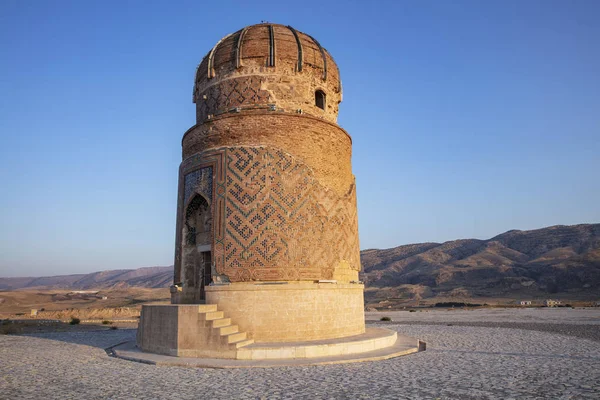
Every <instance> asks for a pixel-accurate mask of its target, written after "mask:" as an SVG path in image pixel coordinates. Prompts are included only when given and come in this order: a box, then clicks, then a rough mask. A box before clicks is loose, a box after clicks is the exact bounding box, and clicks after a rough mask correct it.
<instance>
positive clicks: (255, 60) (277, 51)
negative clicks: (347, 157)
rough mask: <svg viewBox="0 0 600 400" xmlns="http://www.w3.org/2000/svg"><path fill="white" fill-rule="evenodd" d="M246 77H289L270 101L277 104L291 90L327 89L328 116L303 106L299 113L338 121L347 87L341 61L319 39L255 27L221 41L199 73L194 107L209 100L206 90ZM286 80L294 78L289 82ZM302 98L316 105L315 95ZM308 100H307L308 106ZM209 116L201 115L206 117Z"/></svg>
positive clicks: (272, 26) (282, 29) (267, 26)
mask: <svg viewBox="0 0 600 400" xmlns="http://www.w3.org/2000/svg"><path fill="white" fill-rule="evenodd" d="M241 76H262V77H265V76H271V78H268V79H267V80H266V81H268V82H273V81H274V79H275V77H277V76H279V77H280V78H281V77H283V79H279V81H280V83H281V85H280V87H279V88H273V90H272V92H271V94H270V96H269V100H268V101H269V103H273V104H276V103H277V102H276V101H275V99H277V98H278V96H277V91H278V90H279V91H282V92H285V91H286V90H287V87H289V88H290V90H292V91H293V90H294V89H295V88H299V87H301V86H302V85H303V83H304V84H306V85H308V86H307V87H310V88H312V89H311V90H322V91H323V93H325V94H326V95H327V96H328V106H327V107H326V108H324V110H325V111H324V112H323V113H320V112H319V111H318V110H317V111H314V112H311V111H310V108H311V107H302V104H299V105H298V108H299V109H303V110H305V109H306V110H305V111H306V112H308V113H309V114H313V115H318V116H321V117H324V118H327V119H330V120H335V119H336V118H337V105H338V104H339V102H341V97H342V87H341V81H340V74H339V70H338V67H337V65H336V63H335V61H334V60H333V58H332V57H331V55H330V54H329V53H328V52H327V50H325V48H323V47H322V46H321V44H320V43H319V42H318V41H317V40H316V39H314V38H313V37H311V36H310V35H307V34H305V33H302V32H299V31H297V30H295V29H294V28H292V27H290V26H285V25H278V24H270V23H262V24H257V25H251V26H247V27H245V28H243V29H241V30H239V31H237V32H234V33H232V34H229V35H227V36H225V37H224V38H223V39H221V40H219V41H218V42H217V44H216V45H215V46H214V47H213V48H212V49H211V50H210V51H209V52H208V54H206V56H204V58H203V59H202V62H201V63H200V65H199V66H198V69H197V71H196V78H195V82H194V92H193V101H194V103H197V104H198V103H201V102H202V100H203V99H206V98H207V94H206V91H207V90H208V89H209V88H210V87H211V86H214V85H217V84H219V83H221V82H223V81H225V80H227V79H230V78H236V77H241ZM286 76H287V77H290V79H288V80H286V79H285V77H286ZM291 77H293V78H291ZM263 82H265V80H263ZM264 85H265V84H264V83H263V84H262V86H264ZM286 85H287V87H286ZM300 96H301V97H306V96H307V97H309V98H310V97H312V98H313V100H311V102H313V103H314V92H313V94H312V95H311V94H310V93H309V92H308V91H306V90H304V91H303V93H302V94H301V95H300ZM280 98H281V96H280ZM307 101H308V100H307V99H304V103H306V102H307ZM255 103H256V104H259V103H260V101H256V102H255ZM278 106H279V105H278ZM209 108H211V107H209ZM202 112H203V111H201V114H202ZM319 114H322V115H319ZM205 116H206V115H204V114H202V115H201V117H202V118H204V117H205ZM202 118H199V122H201V120H202Z"/></svg>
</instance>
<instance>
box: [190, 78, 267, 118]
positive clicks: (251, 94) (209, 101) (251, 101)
mask: <svg viewBox="0 0 600 400" xmlns="http://www.w3.org/2000/svg"><path fill="white" fill-rule="evenodd" d="M263 82H264V80H262V79H261V78H259V77H256V76H246V77H242V78H235V79H226V80H223V81H221V83H220V84H219V85H213V86H211V87H209V88H208V89H207V90H206V91H204V93H203V94H202V101H199V102H198V103H197V107H198V108H197V114H198V115H197V118H198V120H199V121H204V120H206V118H207V117H208V115H219V114H222V113H225V112H230V111H233V110H232V109H235V108H237V107H245V106H247V107H250V106H255V105H264V106H268V104H269V102H270V101H271V100H272V98H271V96H270V93H269V92H268V91H266V90H263V89H261V86H262V84H263Z"/></svg>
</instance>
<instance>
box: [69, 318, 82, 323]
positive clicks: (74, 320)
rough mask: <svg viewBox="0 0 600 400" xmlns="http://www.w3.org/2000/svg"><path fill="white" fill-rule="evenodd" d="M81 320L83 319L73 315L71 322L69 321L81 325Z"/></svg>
mask: <svg viewBox="0 0 600 400" xmlns="http://www.w3.org/2000/svg"><path fill="white" fill-rule="evenodd" d="M80 322H81V320H80V319H79V318H75V317H71V322H69V324H71V325H79V323H80Z"/></svg>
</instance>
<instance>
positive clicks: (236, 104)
mask: <svg viewBox="0 0 600 400" xmlns="http://www.w3.org/2000/svg"><path fill="white" fill-rule="evenodd" d="M192 98H193V101H194V103H195V104H196V124H195V125H194V126H192V127H191V128H190V129H189V130H188V131H187V132H186V133H185V134H184V135H183V140H182V147H183V162H182V163H181V166H180V170H179V196H178V208H177V235H176V254H175V274H174V283H175V285H174V287H173V288H172V293H173V296H172V303H174V304H186V303H201V302H206V303H211V304H218V306H219V309H221V310H223V311H225V313H227V314H228V315H230V316H231V317H232V318H233V319H235V321H236V323H237V324H238V325H240V326H241V327H243V328H244V329H245V330H247V331H248V332H249V333H251V334H252V336H253V337H254V339H255V340H264V341H285V340H296V339H299V338H304V339H306V338H313V339H323V338H332V337H341V336H347V335H353V334H358V333H362V332H364V314H363V285H362V284H361V283H360V282H358V271H359V270H360V258H359V243H358V224H357V211H356V188H355V183H354V176H353V175H352V168H351V151H352V140H351V138H350V136H349V135H348V134H347V133H346V132H345V131H344V130H343V129H342V128H340V127H339V126H338V125H337V123H336V121H337V114H338V106H339V104H340V102H341V101H342V85H341V80H340V74H339V70H338V67H337V65H336V63H335V61H334V60H333V58H332V57H331V55H330V54H329V53H328V52H327V50H325V48H323V47H322V46H321V44H320V43H319V42H318V41H317V40H316V39H314V38H312V37H311V36H309V35H307V34H304V33H302V32H299V31H297V30H295V29H294V28H292V27H290V26H283V25H276V24H268V23H267V24H259V25H252V26H248V27H246V28H244V29H242V30H239V31H237V32H235V33H232V34H230V35H227V36H225V37H224V38H223V39H221V40H220V41H219V42H218V43H217V44H216V45H215V46H214V47H213V48H212V49H211V50H210V51H209V52H208V54H206V56H205V57H204V58H203V59H202V62H201V63H200V65H199V66H198V69H197V72H196V76H195V81H194V89H193V93H192Z"/></svg>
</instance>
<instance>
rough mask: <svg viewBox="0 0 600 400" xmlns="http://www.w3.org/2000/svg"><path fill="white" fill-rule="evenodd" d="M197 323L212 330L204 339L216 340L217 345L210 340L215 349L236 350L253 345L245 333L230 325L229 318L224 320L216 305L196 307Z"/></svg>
mask: <svg viewBox="0 0 600 400" xmlns="http://www.w3.org/2000/svg"><path fill="white" fill-rule="evenodd" d="M198 314H199V315H198V321H199V322H200V321H202V322H203V323H204V324H203V325H204V328H205V329H206V328H210V329H212V332H209V333H208V334H207V335H205V336H206V337H210V338H218V343H215V340H211V342H213V344H215V345H217V347H225V348H227V349H229V350H237V349H239V348H241V347H244V346H248V345H250V344H252V343H254V340H252V339H248V334H247V333H246V332H240V330H239V327H238V326H237V325H232V323H231V318H225V313H224V312H223V311H219V310H218V308H217V305H216V304H201V305H199V306H198Z"/></svg>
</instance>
